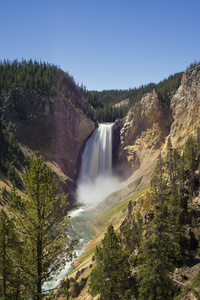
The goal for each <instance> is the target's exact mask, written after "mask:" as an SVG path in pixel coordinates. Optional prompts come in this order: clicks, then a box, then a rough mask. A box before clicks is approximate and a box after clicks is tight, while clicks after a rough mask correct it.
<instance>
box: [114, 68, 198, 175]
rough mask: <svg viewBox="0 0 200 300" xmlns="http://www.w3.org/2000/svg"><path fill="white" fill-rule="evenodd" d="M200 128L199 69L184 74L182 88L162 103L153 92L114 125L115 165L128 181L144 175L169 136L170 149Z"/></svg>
mask: <svg viewBox="0 0 200 300" xmlns="http://www.w3.org/2000/svg"><path fill="white" fill-rule="evenodd" d="M198 126H200V66H197V67H195V68H193V69H191V70H188V71H187V72H185V73H184V75H183V77H182V81H181V85H180V87H179V88H178V90H177V91H176V93H175V94H174V96H173V97H172V99H171V104H170V106H169V105H166V104H165V103H163V101H162V98H161V97H160V95H159V94H158V93H157V92H156V91H155V90H153V91H152V92H151V93H148V94H146V95H144V97H143V98H142V99H141V101H140V102H139V103H136V105H135V106H134V107H133V108H132V109H131V110H130V111H129V112H128V114H127V116H126V117H125V118H124V119H121V120H117V121H116V122H115V127H114V129H115V145H114V149H115V150H114V164H115V166H116V168H117V171H118V172H119V173H120V174H121V175H122V176H124V177H125V179H127V178H128V177H130V176H131V175H132V174H135V175H136V173H138V174H140V175H142V174H144V173H145V172H146V171H147V170H148V168H149V167H150V166H151V165H152V164H153V163H154V162H155V161H156V159H157V156H158V154H159V152H160V151H162V152H164V151H165V149H166V142H167V137H168V136H169V135H170V138H171V141H172V144H173V147H177V146H181V145H183V144H184V143H185V141H186V140H187V138H188V136H189V135H190V134H192V133H194V132H195V130H196V128H197V127H198Z"/></svg>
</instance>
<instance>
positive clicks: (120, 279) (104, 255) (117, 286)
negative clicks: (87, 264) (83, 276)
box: [89, 225, 131, 300]
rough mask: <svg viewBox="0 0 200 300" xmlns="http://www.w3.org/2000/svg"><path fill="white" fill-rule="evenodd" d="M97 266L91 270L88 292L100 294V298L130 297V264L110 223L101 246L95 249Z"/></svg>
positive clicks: (113, 299)
mask: <svg viewBox="0 0 200 300" xmlns="http://www.w3.org/2000/svg"><path fill="white" fill-rule="evenodd" d="M95 256H96V262H97V266H95V267H94V269H93V270H92V272H91V276H90V284H89V293H90V294H91V295H92V296H94V295H97V294H100V295H101V296H100V299H104V300H117V299H130V295H131V287H130V285H129V276H130V265H129V262H128V257H127V255H126V254H125V253H124V252H123V251H122V248H121V245H120V239H119V237H118V236H117V235H116V233H115V231H114V228H113V226H112V225H110V226H109V227H108V229H107V232H106V233H105V236H104V239H103V240H102V247H97V248H96V250H95Z"/></svg>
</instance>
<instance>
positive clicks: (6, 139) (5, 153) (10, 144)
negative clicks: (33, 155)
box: [0, 130, 29, 189]
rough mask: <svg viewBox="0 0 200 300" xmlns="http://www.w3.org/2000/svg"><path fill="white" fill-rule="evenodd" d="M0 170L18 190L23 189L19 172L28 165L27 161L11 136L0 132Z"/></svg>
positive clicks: (3, 131)
mask: <svg viewBox="0 0 200 300" xmlns="http://www.w3.org/2000/svg"><path fill="white" fill-rule="evenodd" d="M0 157H1V161H0V168H1V170H2V171H3V173H4V174H5V175H6V176H8V178H9V179H10V181H11V182H12V183H13V184H14V185H15V186H16V187H18V188H20V189H22V188H23V183H22V179H21V177H20V175H19V172H22V171H23V169H24V167H26V166H28V165H29V160H28V159H27V158H26V157H25V155H24V153H23V152H22V150H21V149H20V146H19V144H18V142H17V141H16V139H15V138H14V136H13V134H12V133H10V134H7V133H6V131H5V130H2V131H1V148H0Z"/></svg>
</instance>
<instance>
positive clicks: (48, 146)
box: [0, 60, 96, 201]
mask: <svg viewBox="0 0 200 300" xmlns="http://www.w3.org/2000/svg"><path fill="white" fill-rule="evenodd" d="M0 75H1V78H0V79H1V80H0V82H1V84H0V92H1V93H0V124H1V128H0V131H1V133H3V135H2V134H1V135H2V136H3V139H2V141H1V142H2V145H1V160H2V164H3V165H4V167H3V165H2V164H1V165H0V166H1V169H2V170H3V172H4V174H5V175H8V169H9V166H11V167H12V172H15V171H16V172H15V173H16V174H19V175H18V176H21V175H22V172H23V170H22V169H23V167H22V166H21V167H20V168H21V169H19V168H18V167H17V164H13V162H14V160H18V161H19V160H20V158H19V157H18V156H19V152H20V151H22V152H23V153H24V155H25V156H26V155H28V156H29V155H31V154H32V153H33V151H35V150H39V152H40V153H41V154H42V155H43V156H44V158H45V159H46V160H47V161H48V164H49V165H50V166H51V168H52V169H53V171H54V172H55V173H56V175H57V178H59V181H60V186H61V188H62V190H63V191H64V192H65V193H68V192H70V195H69V197H70V200H71V201H73V200H74V199H73V193H74V191H75V189H76V177H77V172H78V166H79V163H80V154H81V151H82V149H83V147H84V143H85V141H86V140H87V138H88V137H89V136H90V134H91V133H92V131H93V130H94V129H95V126H96V125H95V123H93V122H92V121H90V120H89V119H87V118H86V116H85V115H84V114H86V113H87V111H89V110H90V109H91V107H90V105H89V104H88V102H87V101H86V100H85V98H84V92H83V89H82V88H79V87H78V86H77V85H76V84H75V82H74V80H73V78H71V77H70V76H69V75H68V74H66V73H64V72H63V71H62V70H60V69H58V68H57V67H55V66H51V65H49V64H45V63H43V64H38V63H37V62H34V63H33V62H32V61H31V60H30V61H29V62H26V61H22V63H18V62H16V61H14V62H13V63H10V62H4V63H1V65H0ZM11 136H12V141H13V143H15V144H16V143H19V146H17V147H18V148H19V149H18V150H17V148H16V149H15V150H14V149H13V151H12V152H13V153H9V151H8V150H9V149H11V148H12V146H11V144H10V145H9V140H10V141H11V138H10V137H11ZM10 151H11V150H10ZM20 153H21V152H20ZM20 155H21V154H20ZM21 156H22V155H21ZM14 157H15V159H14ZM5 164H7V167H5ZM22 165H23V163H22ZM11 167H10V168H11ZM17 170H18V171H17Z"/></svg>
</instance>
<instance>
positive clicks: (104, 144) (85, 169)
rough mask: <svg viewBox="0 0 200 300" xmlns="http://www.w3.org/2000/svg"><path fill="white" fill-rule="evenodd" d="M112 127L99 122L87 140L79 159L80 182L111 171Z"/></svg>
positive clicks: (91, 179) (92, 179)
mask: <svg viewBox="0 0 200 300" xmlns="http://www.w3.org/2000/svg"><path fill="white" fill-rule="evenodd" d="M112 129H113V124H99V126H98V128H97V129H96V130H95V131H94V132H93V134H92V136H91V137H90V138H89V140H88V141H87V143H86V146H85V149H84V152H83V155H82V160H81V169H80V174H79V180H78V181H79V182H80V183H83V182H88V181H94V180H95V179H96V178H97V177H98V176H99V175H108V174H111V173H112Z"/></svg>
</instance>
